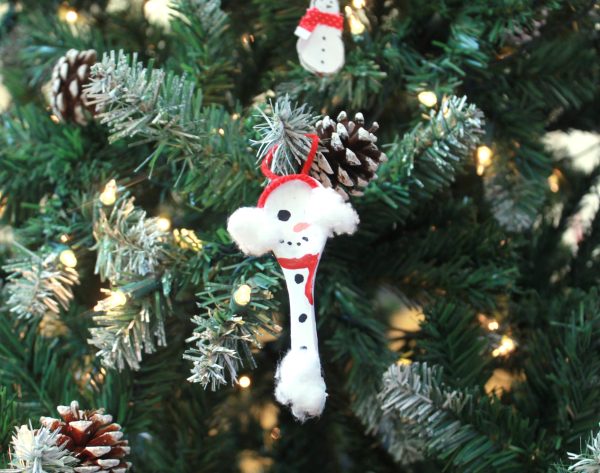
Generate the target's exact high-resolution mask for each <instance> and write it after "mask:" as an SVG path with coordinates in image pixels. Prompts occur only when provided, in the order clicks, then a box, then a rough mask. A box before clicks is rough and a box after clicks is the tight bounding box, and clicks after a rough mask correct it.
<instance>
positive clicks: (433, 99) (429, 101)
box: [417, 90, 437, 108]
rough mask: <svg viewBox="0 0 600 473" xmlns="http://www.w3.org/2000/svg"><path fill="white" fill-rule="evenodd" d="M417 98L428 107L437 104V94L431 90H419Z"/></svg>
mask: <svg viewBox="0 0 600 473" xmlns="http://www.w3.org/2000/svg"><path fill="white" fill-rule="evenodd" d="M417 98H418V99H419V102H421V103H422V104H423V105H425V106H426V107H429V108H431V107H434V106H435V104H437V95H435V92H432V91H431V90H424V91H423V92H419V95H417Z"/></svg>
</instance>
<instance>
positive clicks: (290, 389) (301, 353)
mask: <svg viewBox="0 0 600 473" xmlns="http://www.w3.org/2000/svg"><path fill="white" fill-rule="evenodd" d="M275 382H276V387H275V397H276V398H277V400H278V401H279V402H280V403H281V404H284V405H287V406H290V408H291V410H292V414H294V417H296V418H297V419H298V420H299V421H301V422H304V421H305V420H307V419H310V418H311V417H317V416H320V415H321V413H322V412H323V409H324V408H325V400H326V399H327V391H326V386H325V381H324V380H323V376H321V362H320V361H319V354H318V353H317V352H316V351H308V350H290V351H289V352H287V354H286V355H285V357H284V358H283V360H281V363H280V364H279V366H278V368H277V373H276V374H275Z"/></svg>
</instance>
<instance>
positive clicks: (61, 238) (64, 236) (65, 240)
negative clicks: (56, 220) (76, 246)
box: [59, 233, 69, 243]
mask: <svg viewBox="0 0 600 473" xmlns="http://www.w3.org/2000/svg"><path fill="white" fill-rule="evenodd" d="M59 239H60V242H61V243H66V242H68V241H69V235H67V234H66V233H63V234H62V235H61V236H60V238H59Z"/></svg>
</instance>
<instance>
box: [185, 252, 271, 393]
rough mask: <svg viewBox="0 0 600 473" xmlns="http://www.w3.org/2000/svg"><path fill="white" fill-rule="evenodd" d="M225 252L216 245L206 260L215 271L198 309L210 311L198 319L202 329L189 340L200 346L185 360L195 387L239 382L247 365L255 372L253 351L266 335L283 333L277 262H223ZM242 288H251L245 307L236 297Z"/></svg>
mask: <svg viewBox="0 0 600 473" xmlns="http://www.w3.org/2000/svg"><path fill="white" fill-rule="evenodd" d="M219 250H221V252H222V251H223V250H224V248H219V247H218V246H217V245H214V246H213V247H212V249H210V250H209V253H207V254H206V255H205V257H207V258H209V263H208V264H209V265H211V266H212V271H211V273H210V274H209V275H208V276H209V278H208V280H207V281H205V282H204V290H203V291H202V292H200V293H199V294H197V297H198V300H199V303H198V306H199V307H200V308H202V309H204V310H205V312H204V313H203V314H201V315H199V316H195V317H193V318H192V322H194V324H195V325H196V328H195V329H194V335H193V336H192V337H190V338H189V339H188V342H192V343H193V344H194V346H193V347H192V348H189V349H188V350H187V351H186V352H185V354H184V356H183V357H184V359H187V360H190V361H192V362H193V367H192V376H190V377H189V378H188V380H189V381H190V382H193V383H200V384H202V386H203V387H204V388H206V387H207V386H208V385H210V386H211V389H213V390H214V389H217V388H218V387H219V386H221V385H225V384H227V379H228V378H229V380H230V381H231V382H233V381H235V380H236V379H237V372H238V369H239V368H240V367H241V366H243V363H244V361H245V362H247V363H248V364H249V365H250V366H251V367H254V366H255V364H254V359H253V356H252V352H251V350H250V349H251V347H260V346H261V343H260V341H259V335H260V333H270V334H275V333H277V332H279V331H281V328H280V327H279V326H278V325H277V324H276V322H275V320H274V319H273V313H274V312H275V311H276V310H277V309H278V308H279V303H278V301H277V300H276V299H275V297H274V292H276V291H277V290H279V288H280V285H281V276H280V273H279V270H278V268H277V265H276V263H274V262H273V261H272V260H266V261H261V260H259V259H257V258H246V259H244V260H242V261H241V262H240V260H239V259H238V257H237V256H236V257H234V258H232V257H230V258H227V259H225V260H223V256H222V253H220V251H219ZM241 285H248V286H250V288H251V295H250V300H249V301H248V302H247V303H246V304H244V305H240V304H238V303H237V302H236V299H235V294H236V291H237V290H238V288H239V287H240V286H241Z"/></svg>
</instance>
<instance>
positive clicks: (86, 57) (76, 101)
mask: <svg viewBox="0 0 600 473" xmlns="http://www.w3.org/2000/svg"><path fill="white" fill-rule="evenodd" d="M95 63H96V51H94V50H93V49H88V50H87V51H77V50H76V49H69V51H67V53H66V54H65V55H64V56H62V57H61V58H60V59H59V60H58V62H57V63H56V65H55V66H54V70H53V71H52V99H51V101H52V112H53V113H54V114H55V115H56V116H57V117H58V118H59V119H60V120H61V121H63V122H66V121H74V122H75V123H78V124H79V125H87V122H88V121H87V117H86V115H85V111H84V109H87V110H89V111H90V112H92V113H93V107H91V106H89V105H88V104H87V102H86V99H85V92H84V90H83V86H84V85H86V84H87V83H88V81H89V78H90V68H91V67H92V65H94V64H95Z"/></svg>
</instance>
